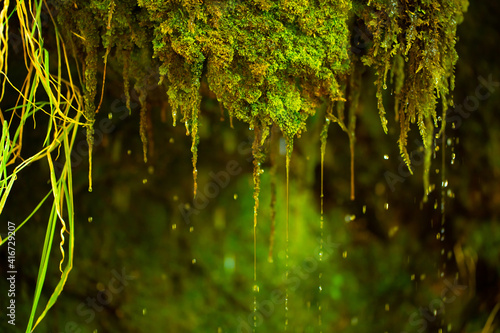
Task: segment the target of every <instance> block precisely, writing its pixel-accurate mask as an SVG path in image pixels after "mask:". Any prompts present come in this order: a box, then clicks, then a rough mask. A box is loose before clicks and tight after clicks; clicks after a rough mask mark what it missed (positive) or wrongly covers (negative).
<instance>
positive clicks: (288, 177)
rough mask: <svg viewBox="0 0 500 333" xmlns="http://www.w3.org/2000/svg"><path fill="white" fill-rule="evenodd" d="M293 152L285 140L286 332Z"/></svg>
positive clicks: (286, 322)
mask: <svg viewBox="0 0 500 333" xmlns="http://www.w3.org/2000/svg"><path fill="white" fill-rule="evenodd" d="M292 151H293V140H287V142H286V159H285V160H286V162H285V163H286V235H285V242H286V245H285V247H286V252H285V253H286V255H285V267H286V288H285V331H287V330H288V275H289V255H288V254H289V247H290V246H289V237H288V236H289V228H288V226H289V221H290V197H289V194H290V158H291V156H292Z"/></svg>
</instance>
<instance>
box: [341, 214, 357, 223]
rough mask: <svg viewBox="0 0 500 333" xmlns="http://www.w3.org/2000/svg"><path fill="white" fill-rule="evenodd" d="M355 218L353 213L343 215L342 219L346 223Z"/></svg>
mask: <svg viewBox="0 0 500 333" xmlns="http://www.w3.org/2000/svg"><path fill="white" fill-rule="evenodd" d="M355 219H356V215H354V214H353V215H346V216H345V217H344V221H345V222H346V223H349V222H351V221H354V220H355Z"/></svg>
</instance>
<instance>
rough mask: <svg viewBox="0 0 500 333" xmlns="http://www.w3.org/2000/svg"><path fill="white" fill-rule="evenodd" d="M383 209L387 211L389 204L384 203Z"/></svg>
mask: <svg viewBox="0 0 500 333" xmlns="http://www.w3.org/2000/svg"><path fill="white" fill-rule="evenodd" d="M384 209H385V210H388V209H389V203H388V202H386V203H385V204H384Z"/></svg>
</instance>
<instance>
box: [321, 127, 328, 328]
mask: <svg viewBox="0 0 500 333" xmlns="http://www.w3.org/2000/svg"><path fill="white" fill-rule="evenodd" d="M329 126H330V119H328V118H327V119H326V121H325V124H324V125H323V130H322V131H321V147H320V152H321V180H320V182H321V193H320V201H321V206H320V207H321V210H320V215H321V218H320V224H319V229H320V250H319V261H320V268H319V269H320V272H319V274H318V284H319V286H318V292H319V294H320V295H321V293H322V291H323V283H322V277H323V273H322V272H323V267H322V262H323V244H324V223H325V221H324V215H325V214H324V196H325V195H324V170H325V167H324V165H325V152H326V141H327V140H326V139H327V137H328V127H329ZM321 301H322V297H319V299H318V326H319V331H320V333H321V332H323V328H322V326H323V321H322V313H321Z"/></svg>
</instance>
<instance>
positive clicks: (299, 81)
mask: <svg viewBox="0 0 500 333" xmlns="http://www.w3.org/2000/svg"><path fill="white" fill-rule="evenodd" d="M28 5H31V6H32V7H31V8H28V7H27V6H28ZM467 6H468V1H467V0H450V1H446V0H427V1H414V0H373V1H372V0H370V1H361V0H352V1H351V0H340V1H337V0H281V1H270V0H248V1H238V0H228V1H219V0H208V1H201V0H177V1H173V0H171V1H163V0H138V1H135V0H120V1H119V0H91V1H82V0H75V1H68V0H55V1H52V2H51V3H50V7H49V4H48V3H47V2H45V1H34V2H29V4H28V3H26V2H23V1H17V2H16V3H15V4H10V2H9V1H4V3H3V8H2V11H1V15H0V19H1V21H0V24H1V30H0V37H1V38H0V41H1V44H0V71H1V74H2V98H3V97H4V90H5V86H6V85H9V84H10V83H9V75H10V74H9V72H8V70H7V59H8V56H9V45H8V36H9V30H8V29H9V20H11V18H12V17H13V15H14V13H16V14H15V15H17V17H18V20H19V24H20V35H21V36H22V40H23V43H22V46H23V51H24V61H25V64H26V71H27V75H26V80H25V84H24V86H23V87H21V88H19V87H13V88H14V89H15V90H16V91H17V93H18V101H17V103H16V106H15V107H13V108H11V109H3V108H2V109H0V120H1V121H2V123H3V130H2V155H1V171H2V172H1V176H0V181H1V186H2V187H1V192H0V194H1V201H0V212H1V211H2V210H3V207H4V205H5V202H6V200H7V197H8V195H9V192H10V189H11V188H12V186H13V184H14V182H15V180H16V177H17V176H16V175H17V173H18V172H19V171H21V170H22V169H23V168H24V167H25V166H27V165H29V164H32V163H33V162H35V161H36V160H38V159H41V158H46V159H47V160H48V162H49V165H50V181H51V185H52V190H51V192H50V196H52V197H53V211H52V214H51V225H50V229H51V230H52V231H53V230H54V229H55V225H56V224H57V223H58V222H60V223H61V225H62V226H61V229H60V230H61V231H60V233H61V244H60V249H61V254H62V259H61V265H62V264H63V262H65V263H66V265H67V266H66V268H63V267H62V266H61V272H62V274H63V275H62V277H61V282H60V284H59V285H58V286H57V287H56V290H55V291H54V293H53V295H52V297H51V298H50V299H49V300H48V303H47V306H46V308H45V310H44V311H43V313H42V314H41V315H40V316H39V317H38V320H37V321H35V319H36V318H35V312H36V309H37V304H38V300H39V296H40V293H41V288H42V286H43V281H44V277H45V275H44V274H45V272H46V265H47V264H46V262H44V260H45V261H47V260H48V256H49V254H50V248H51V245H52V235H48V236H47V239H46V242H45V247H44V257H43V258H44V259H43V260H42V264H41V269H40V273H39V279H38V285H37V291H36V293H37V296H36V297H35V302H34V305H33V310H32V316H31V319H30V323H29V328H28V329H29V330H31V329H32V328H33V327H34V326H36V325H37V323H39V322H40V320H41V319H42V318H43V317H44V316H45V314H46V312H47V311H48V309H49V308H50V307H51V306H52V305H53V304H54V303H55V301H56V299H57V297H58V295H59V294H60V293H61V291H62V288H63V286H64V283H65V281H66V278H67V275H68V273H69V271H70V270H71V268H72V244H71V242H72V240H73V231H72V228H73V227H72V223H73V218H74V211H73V202H72V175H71V152H72V149H73V148H72V146H73V143H74V140H75V135H76V132H77V129H78V128H79V127H80V126H83V127H84V128H85V129H86V132H87V142H88V149H89V190H92V150H93V145H94V135H95V133H94V123H95V119H96V118H95V117H96V113H98V112H99V111H100V110H102V109H101V103H102V99H103V94H104V86H105V85H106V73H107V68H108V66H113V68H115V69H118V68H119V69H120V70H119V71H121V72H122V73H123V89H124V96H125V97H126V105H127V108H128V110H129V112H132V108H131V106H130V105H131V97H130V94H131V88H130V87H131V85H132V84H133V90H134V91H135V93H136V94H137V95H138V100H139V103H140V111H139V112H140V123H139V124H138V125H137V126H138V128H139V133H140V136H139V137H140V139H141V140H142V143H143V154H144V161H145V162H146V161H147V159H148V156H149V155H148V150H149V151H151V148H150V147H152V146H151V144H152V143H151V140H152V138H153V135H152V131H153V128H152V126H153V125H152V122H151V121H150V120H149V119H150V114H149V113H150V112H151V110H150V109H149V108H148V102H147V101H148V93H149V92H150V90H151V89H150V87H151V86H152V85H153V86H158V87H160V88H161V89H162V91H164V93H165V97H164V98H165V99H168V102H169V104H170V108H171V113H172V120H173V125H174V126H175V125H176V123H177V121H178V122H180V123H182V124H183V125H184V126H185V128H186V132H187V134H188V135H190V137H191V153H192V167H193V178H194V186H193V187H194V188H193V190H194V191H193V192H194V196H196V195H197V159H198V143H199V121H200V117H201V116H202V115H201V114H200V103H201V100H202V95H203V93H202V90H203V86H204V85H206V87H208V90H209V91H210V93H211V94H213V95H214V96H215V98H216V99H217V101H218V103H219V104H220V107H221V109H222V110H224V111H226V112H227V113H228V114H229V117H230V118H231V124H232V119H233V118H235V119H237V120H239V121H241V122H244V123H246V124H247V125H248V127H249V128H250V129H252V130H253V131H254V133H255V141H254V144H253V146H252V153H253V157H254V172H253V176H254V186H255V187H254V200H255V205H254V214H255V215H254V244H255V237H256V225H257V212H258V209H259V193H260V190H261V189H260V175H261V174H262V169H261V163H264V161H265V159H266V156H265V154H264V145H265V144H266V142H267V139H268V138H269V137H270V135H271V130H272V128H273V127H275V128H278V129H279V130H280V132H281V134H282V136H283V137H284V139H285V141H286V150H287V153H286V158H287V177H288V165H289V160H290V158H291V156H292V150H293V147H294V139H295V138H297V137H299V136H300V135H301V134H302V133H303V132H304V131H306V129H307V121H308V119H309V118H310V117H311V116H313V115H315V114H316V113H318V112H320V111H319V110H326V111H325V112H324V115H322V117H323V118H324V123H325V127H324V129H323V131H322V134H321V140H322V148H321V156H322V161H323V159H324V154H325V145H326V137H327V132H328V125H329V124H330V122H336V123H338V125H339V126H340V127H341V128H342V130H343V131H344V132H346V134H347V135H348V138H349V142H350V152H351V198H352V199H354V178H353V177H354V144H355V141H356V135H355V131H356V117H357V115H359V114H360V113H361V112H362V110H361V109H360V106H359V94H360V90H361V88H360V87H361V85H362V84H367V83H366V82H362V75H361V74H362V73H363V71H365V70H367V69H372V70H373V71H374V72H375V74H376V79H375V82H374V84H375V86H376V98H377V101H378V102H377V107H378V111H379V116H380V120H381V126H382V128H383V129H384V131H385V132H386V133H387V131H388V123H389V121H388V120H387V118H388V115H387V114H388V113H389V112H386V108H385V107H384V104H386V105H387V103H388V102H387V101H388V99H393V104H394V108H395V109H394V118H395V119H396V121H397V122H398V124H399V128H400V134H399V140H398V143H397V144H398V145H399V150H400V154H401V156H402V157H403V159H404V161H405V163H406V165H407V167H408V168H409V170H410V172H411V171H412V166H411V158H410V155H409V153H408V149H407V138H408V132H409V131H410V129H411V128H412V124H416V127H417V128H418V130H419V133H420V136H421V138H422V141H423V144H424V147H425V166H424V188H425V190H426V191H428V189H429V187H430V185H429V169H430V163H431V156H432V152H433V151H434V147H435V144H434V141H435V140H436V139H437V138H440V137H442V135H443V133H444V131H445V124H446V112H447V109H448V108H449V107H450V106H452V103H453V102H452V101H453V98H452V93H453V89H454V66H455V64H456V62H457V59H458V56H457V52H456V51H455V42H456V30H457V25H458V24H460V23H461V22H462V20H463V13H464V12H465V11H466V10H467ZM42 13H44V15H46V16H47V17H50V21H49V22H50V25H49V24H47V22H46V23H45V25H42V21H41V15H42ZM48 15H50V16H48ZM360 31H362V32H363V34H364V42H365V46H366V48H364V49H363V50H360V49H357V48H356V47H357V46H356V45H355V41H356V38H359V32H360ZM48 35H50V36H51V37H50V41H51V43H53V45H56V50H53V49H50V50H48V49H46V46H45V44H44V38H46V37H45V36H48ZM70 55H72V56H73V58H74V59H75V60H76V61H74V62H73V61H72V60H70V59H71V56H70ZM54 62H55V63H57V68H54V67H53V66H51V64H53V63H54ZM80 69H81V73H80ZM151 73H153V74H151ZM152 78H154V79H155V80H156V82H153V83H151V80H152ZM40 84H41V86H40ZM370 84H371V83H370ZM80 90H81V92H80ZM39 91H42V92H43V96H45V97H46V98H47V101H43V102H42V101H41V100H39V99H38V98H37V97H36V93H39ZM0 101H1V100H0ZM391 104H392V102H391ZM322 107H323V108H322ZM43 112H45V114H46V115H45V116H47V115H48V116H49V117H50V122H49V127H48V128H47V132H46V138H45V141H44V142H43V145H40V151H39V152H38V153H37V154H35V155H33V156H32V157H30V158H26V157H24V156H23V155H22V133H23V129H24V123H25V121H26V120H27V119H28V118H29V117H33V118H35V114H36V117H39V116H40V117H41V116H42V115H43ZM389 114H391V113H389ZM154 126H163V125H156V124H155V125H154ZM214 135H215V133H214ZM61 152H62V153H61ZM59 155H60V156H59ZM21 156H23V158H21ZM61 161H62V162H61ZM54 163H58V164H57V165H59V166H61V165H62V167H60V168H57V167H55V166H54ZM60 163H62V164H60ZM322 173H323V169H322ZM322 177H323V176H322ZM50 196H47V197H45V199H44V201H45V200H46V199H47V198H48V197H50ZM322 196H323V194H322ZM68 221H69V223H68ZM321 223H322V224H323V221H321ZM21 226H22V225H21ZM21 226H19V227H21ZM19 227H18V228H19ZM287 230H288V229H287ZM287 232H288V231H287ZM68 233H69V234H70V238H69V242H70V245H69V248H67V250H66V255H65V251H64V246H68V245H67V244H66V245H65V241H68V240H67V239H65V234H68ZM287 240H288V234H287ZM5 241H6V239H3V240H2V243H4V242H5ZM254 246H255V245H254ZM254 251H256V249H255V248H254ZM68 252H69V253H70V254H69V255H68ZM287 257H288V252H287ZM44 265H45V266H44ZM44 267H45V268H44ZM255 267H256V255H255V254H254V281H255V283H256V281H257V277H256V268H255ZM256 291H257V292H258V287H257V288H256ZM287 300H288V297H287Z"/></svg>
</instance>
